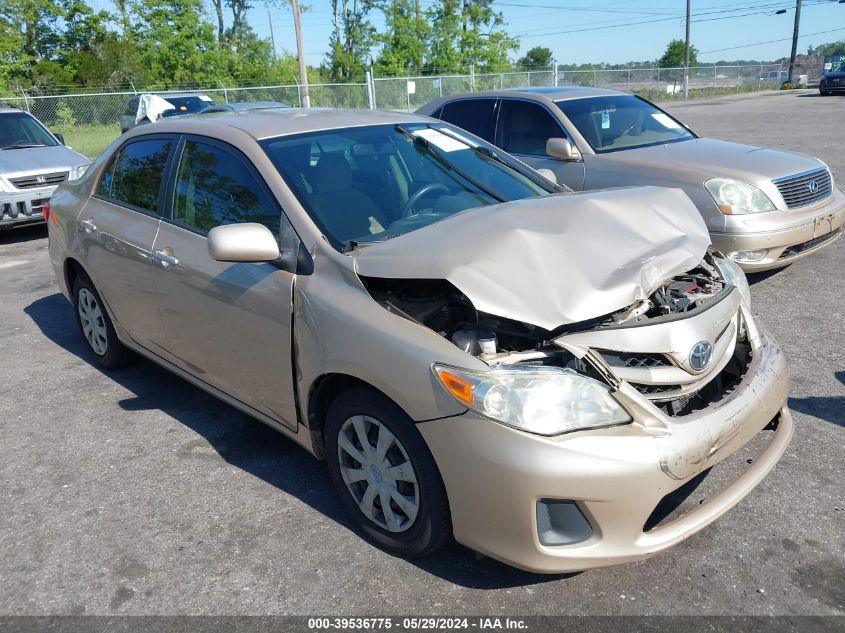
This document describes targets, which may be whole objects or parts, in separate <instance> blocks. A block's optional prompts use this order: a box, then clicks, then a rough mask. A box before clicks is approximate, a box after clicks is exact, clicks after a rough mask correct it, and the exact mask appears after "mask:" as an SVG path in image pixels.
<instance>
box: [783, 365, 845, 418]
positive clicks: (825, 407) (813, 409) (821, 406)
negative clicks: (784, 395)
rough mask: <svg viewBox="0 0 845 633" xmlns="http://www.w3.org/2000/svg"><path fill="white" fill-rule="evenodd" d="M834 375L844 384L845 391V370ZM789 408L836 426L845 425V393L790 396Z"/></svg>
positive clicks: (844, 389)
mask: <svg viewBox="0 0 845 633" xmlns="http://www.w3.org/2000/svg"><path fill="white" fill-rule="evenodd" d="M833 375H834V376H835V377H836V379H837V380H838V381H839V382H840V383H841V384H842V385H843V393H845V371H837V372H836V373H834V374H833ZM789 408H790V409H792V410H794V411H799V412H801V413H806V414H807V415H812V416H813V417H816V418H819V419H820V420H825V421H827V422H830V423H831V424H835V425H836V426H845V395H842V396H809V397H807V398H790V399H789Z"/></svg>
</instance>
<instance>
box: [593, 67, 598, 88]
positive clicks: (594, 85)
mask: <svg viewBox="0 0 845 633" xmlns="http://www.w3.org/2000/svg"><path fill="white" fill-rule="evenodd" d="M597 85H598V84H596V69H595V68H593V88H595V87H596V86H597Z"/></svg>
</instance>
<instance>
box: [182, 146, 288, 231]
mask: <svg viewBox="0 0 845 633" xmlns="http://www.w3.org/2000/svg"><path fill="white" fill-rule="evenodd" d="M173 219H174V220H176V221H178V222H181V223H183V224H186V225H188V226H191V227H193V228H196V229H199V230H200V231H205V232H207V231H210V230H211V229H213V228H214V227H215V226H220V225H221V224H236V223H239V222H257V223H258V224H263V225H264V226H266V227H267V228H268V229H270V231H272V232H273V235H277V236H278V234H279V222H280V211H279V209H278V207H277V205H276V204H274V203H273V201H271V200H270V199H269V197H268V196H267V195H266V194H265V192H264V188H263V187H262V186H261V184H260V183H259V182H258V180H257V179H256V177H255V176H254V175H253V173H252V171H251V170H250V169H249V168H248V167H247V166H246V165H245V164H244V162H243V161H242V160H241V159H240V158H238V157H237V156H235V155H234V154H232V153H231V152H228V151H227V150H225V149H223V148H221V147H218V146H216V145H211V144H206V143H200V142H197V141H190V140H189V141H187V142H186V143H185V149H184V150H183V151H182V156H181V159H180V160H179V168H178V170H177V172H176V191H175V196H174V200H173Z"/></svg>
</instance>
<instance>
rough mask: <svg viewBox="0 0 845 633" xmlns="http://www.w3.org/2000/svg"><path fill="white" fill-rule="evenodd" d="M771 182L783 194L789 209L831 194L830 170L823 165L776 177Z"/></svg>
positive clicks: (822, 198) (804, 205) (805, 204)
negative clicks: (810, 169) (819, 167)
mask: <svg viewBox="0 0 845 633" xmlns="http://www.w3.org/2000/svg"><path fill="white" fill-rule="evenodd" d="M772 182H774V183H775V186H776V187H777V188H778V191H780V195H781V196H783V201H784V202H785V203H786V206H787V207H788V208H790V209H797V208H799V207H806V206H807V205H809V204H813V203H814V202H818V201H820V200H824V199H825V198H828V197H830V194H831V184H832V183H831V178H830V172H829V171H828V170H827V169H825V168H824V167H822V168H821V169H815V170H813V171H808V172H804V173H803V174H796V175H795V176H787V177H786V178H778V179H777V180H773V181H772Z"/></svg>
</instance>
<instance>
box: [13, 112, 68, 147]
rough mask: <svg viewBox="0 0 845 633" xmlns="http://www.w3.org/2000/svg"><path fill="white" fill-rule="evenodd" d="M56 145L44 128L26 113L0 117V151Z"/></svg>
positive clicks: (56, 142) (14, 113)
mask: <svg viewBox="0 0 845 633" xmlns="http://www.w3.org/2000/svg"><path fill="white" fill-rule="evenodd" d="M58 144H59V143H58V141H56V139H54V138H53V137H52V135H51V134H50V133H49V132H48V131H47V130H46V129H44V126H43V125H41V124H40V123H39V122H38V121H36V120H35V119H34V118H33V117H32V116H30V115H29V114H27V113H26V112H10V113H5V114H2V115H0V149H24V148H26V147H44V146H48V147H52V146H54V145H58Z"/></svg>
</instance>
